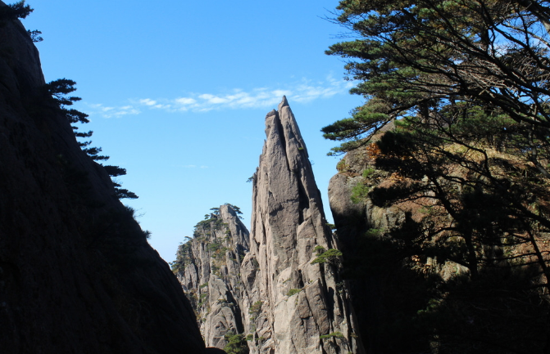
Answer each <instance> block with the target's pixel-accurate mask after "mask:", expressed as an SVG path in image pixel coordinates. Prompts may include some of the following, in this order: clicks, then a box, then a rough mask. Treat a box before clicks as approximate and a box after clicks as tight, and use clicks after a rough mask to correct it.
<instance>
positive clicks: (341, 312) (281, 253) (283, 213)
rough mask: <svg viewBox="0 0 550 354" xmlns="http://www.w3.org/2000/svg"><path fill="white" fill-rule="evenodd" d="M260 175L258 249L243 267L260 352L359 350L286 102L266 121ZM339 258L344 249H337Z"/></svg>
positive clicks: (248, 327) (250, 326)
mask: <svg viewBox="0 0 550 354" xmlns="http://www.w3.org/2000/svg"><path fill="white" fill-rule="evenodd" d="M265 132H266V136H267V139H266V141H265V144H264V147H263V152H262V155H261V156H260V165H259V167H258V169H257V171H256V173H255V175H254V185H253V214H252V232H251V235H252V236H251V240H250V252H249V253H248V254H247V255H246V257H245V259H244V261H243V263H242V264H241V275H242V281H243V283H244V284H245V287H246V293H247V296H246V298H245V300H244V303H243V307H244V308H248V309H250V310H249V311H247V312H245V313H244V315H245V320H244V323H245V331H247V332H248V333H249V334H250V335H252V337H253V338H252V339H253V340H251V341H249V346H250V348H251V352H252V353H280V354H293V353H303V354H306V353H307V354H314V353H319V354H321V353H323V354H325V353H348V352H353V353H359V352H361V349H360V345H358V343H357V341H356V339H355V337H356V335H355V334H354V325H353V321H354V319H353V313H352V310H351V306H350V301H349V298H348V294H347V290H346V284H345V282H344V281H342V280H341V279H340V277H339V275H338V267H337V263H338V257H329V258H327V259H323V260H321V261H320V262H317V263H314V264H312V262H313V261H314V260H316V259H317V257H318V256H319V254H322V253H323V252H325V251H328V250H330V249H334V251H333V252H335V251H336V249H337V248H338V245H337V242H336V240H335V239H334V238H333V235H332V233H331V230H330V228H329V227H328V226H327V222H326V220H325V217H324V214H323V208H322V203H321V197H320V194H319V190H318V189H317V186H316V184H315V180H314V177H313V171H312V168H311V164H310V162H309V160H308V154H307V149H306V146H305V144H304V141H303V139H302V136H301V134H300V130H299V129H298V126H297V124H296V120H295V118H294V115H293V114H292V111H291V110H290V107H289V106H288V103H287V100H286V98H283V101H282V102H281V104H280V105H279V108H278V111H275V110H273V111H272V112H270V113H268V115H267V117H266V130H265ZM336 254H337V251H336Z"/></svg>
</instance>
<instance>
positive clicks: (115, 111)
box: [87, 103, 141, 118]
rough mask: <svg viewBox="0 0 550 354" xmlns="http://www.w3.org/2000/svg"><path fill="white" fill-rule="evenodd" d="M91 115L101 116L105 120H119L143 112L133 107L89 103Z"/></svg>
mask: <svg viewBox="0 0 550 354" xmlns="http://www.w3.org/2000/svg"><path fill="white" fill-rule="evenodd" d="M87 105H88V107H89V109H90V112H88V113H90V114H94V113H96V114H99V115H101V116H103V117H105V118H118V117H122V116H125V115H134V114H140V113H141V111H140V110H139V109H138V108H136V107H134V106H133V105H126V106H121V107H108V106H104V105H102V104H97V103H95V104H94V103H88V104H87Z"/></svg>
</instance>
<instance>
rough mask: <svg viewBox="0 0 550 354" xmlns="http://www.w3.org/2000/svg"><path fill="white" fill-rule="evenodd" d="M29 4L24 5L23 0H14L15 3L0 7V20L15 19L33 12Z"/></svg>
mask: <svg viewBox="0 0 550 354" xmlns="http://www.w3.org/2000/svg"><path fill="white" fill-rule="evenodd" d="M33 11H34V9H32V8H31V7H30V6H29V5H25V0H21V1H18V2H16V3H15V4H11V5H6V6H1V7H0V21H4V20H15V19H18V18H25V17H27V16H28V15H29V14H30V13H31V12H33Z"/></svg>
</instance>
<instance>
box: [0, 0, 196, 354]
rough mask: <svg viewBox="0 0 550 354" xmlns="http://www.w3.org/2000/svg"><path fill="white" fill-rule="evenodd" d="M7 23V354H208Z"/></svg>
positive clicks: (0, 194) (167, 277) (168, 279)
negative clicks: (48, 94) (46, 92)
mask: <svg viewBox="0 0 550 354" xmlns="http://www.w3.org/2000/svg"><path fill="white" fill-rule="evenodd" d="M0 6H5V5H4V4H3V3H1V2H0ZM2 25H3V26H2V27H1V28H0V328H1V331H0V348H1V349H0V351H1V352H2V353H4V354H10V353H102V354H104V353H113V354H114V353H117V354H119V353H167V354H168V353H170V354H172V353H206V350H205V346H204V343H203V341H202V339H201V336H200V332H199V330H198V328H197V326H196V321H195V316H194V314H193V311H192V309H191V307H190V304H189V302H188V301H187V299H186V298H185V297H184V294H183V292H182V289H181V286H180V285H179V283H178V281H177V279H176V277H175V276H174V275H173V274H172V273H171V272H170V269H169V267H168V265H167V264H166V263H165V262H164V261H162V260H161V258H160V257H159V256H158V254H157V252H156V251H154V250H153V249H152V248H151V247H150V246H149V245H148V243H147V241H146V237H145V234H144V233H143V232H142V231H141V229H140V227H139V225H138V224H137V223H136V222H135V221H134V219H133V218H132V212H131V210H128V209H127V208H125V207H124V206H123V205H122V204H121V203H120V201H119V200H118V199H117V198H116V197H115V190H114V187H113V184H112V182H111V180H110V178H109V176H108V175H107V173H106V172H105V170H104V169H103V167H101V166H100V165H98V164H96V163H95V162H94V161H92V160H91V159H90V158H89V157H88V156H87V155H86V154H85V153H83V152H82V151H81V149H80V148H79V146H78V144H77V142H76V140H75V137H74V134H73V131H72V129H71V127H70V124H69V122H68V120H67V118H66V116H65V115H64V114H61V113H60V111H59V109H58V108H57V107H56V106H55V105H54V104H52V102H51V98H50V99H49V100H48V99H47V97H45V93H44V78H43V74H42V72H41V68H40V60H39V56H38V52H37V50H36V48H35V47H34V45H33V43H32V41H31V39H30V37H29V35H28V34H27V32H26V30H25V29H24V28H23V26H22V25H21V23H20V22H19V21H4V23H2Z"/></svg>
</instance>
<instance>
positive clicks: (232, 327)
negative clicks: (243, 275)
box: [175, 204, 249, 349]
mask: <svg viewBox="0 0 550 354" xmlns="http://www.w3.org/2000/svg"><path fill="white" fill-rule="evenodd" d="M248 243H249V233H248V230H247V229H246V227H245V226H244V225H243V223H242V222H241V220H240V219H239V217H238V214H237V213H236V211H235V209H234V208H233V207H232V206H230V205H227V204H226V205H222V206H220V208H219V209H218V211H216V212H215V213H212V214H210V215H209V216H208V217H207V218H206V219H205V220H203V221H201V222H199V223H198V224H197V225H196V227H195V233H194V238H193V239H192V240H190V241H188V242H187V243H185V244H182V245H180V246H179V248H178V253H177V260H176V266H175V271H176V274H177V276H178V279H179V281H180V283H181V284H182V286H183V289H184V291H185V293H186V295H187V296H188V298H189V299H190V300H191V304H192V306H193V309H194V311H195V313H196V315H197V319H198V323H199V325H200V329H201V333H202V335H203V336H204V340H205V342H206V345H207V346H211V347H217V348H220V349H223V348H224V347H225V346H226V344H227V343H228V342H227V340H226V338H225V335H226V334H242V333H243V332H244V329H243V323H242V308H241V304H242V300H243V298H244V287H243V284H242V282H241V279H240V262H241V261H242V259H243V258H244V254H245V253H246V252H248Z"/></svg>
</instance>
